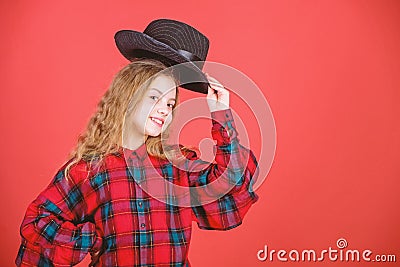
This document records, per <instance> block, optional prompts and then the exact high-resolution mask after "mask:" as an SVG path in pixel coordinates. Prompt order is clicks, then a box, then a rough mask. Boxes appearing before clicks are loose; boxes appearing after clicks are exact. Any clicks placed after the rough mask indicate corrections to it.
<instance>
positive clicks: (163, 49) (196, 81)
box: [114, 30, 209, 94]
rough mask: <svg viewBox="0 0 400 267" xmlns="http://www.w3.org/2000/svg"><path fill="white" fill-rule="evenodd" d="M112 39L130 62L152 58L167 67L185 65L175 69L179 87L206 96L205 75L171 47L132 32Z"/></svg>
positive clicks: (145, 35)
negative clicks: (179, 83)
mask: <svg viewBox="0 0 400 267" xmlns="http://www.w3.org/2000/svg"><path fill="white" fill-rule="evenodd" d="M114 38H115V43H116V45H117V48H118V50H119V51H120V52H121V54H122V55H123V56H124V57H125V58H127V59H128V60H130V61H132V60H133V59H135V58H153V59H157V60H160V61H161V62H163V63H164V64H165V65H167V66H168V67H170V66H174V65H177V64H180V63H185V64H182V66H183V67H180V66H178V68H177V69H178V70H179V79H180V82H181V87H183V88H186V89H188V90H191V91H195V92H199V93H203V94H207V92H208V86H209V84H208V79H207V77H206V76H205V74H204V73H203V72H202V70H201V69H200V68H199V67H198V66H197V65H196V64H195V62H193V61H191V60H190V59H188V58H187V57H185V56H184V55H182V54H180V53H178V52H177V51H176V50H175V49H173V48H172V47H170V46H168V45H167V44H165V43H162V42H160V41H158V40H156V39H154V38H152V37H150V36H148V35H147V34H145V33H142V32H137V31H132V30H122V31H118V32H117V33H116V34H115V36H114Z"/></svg>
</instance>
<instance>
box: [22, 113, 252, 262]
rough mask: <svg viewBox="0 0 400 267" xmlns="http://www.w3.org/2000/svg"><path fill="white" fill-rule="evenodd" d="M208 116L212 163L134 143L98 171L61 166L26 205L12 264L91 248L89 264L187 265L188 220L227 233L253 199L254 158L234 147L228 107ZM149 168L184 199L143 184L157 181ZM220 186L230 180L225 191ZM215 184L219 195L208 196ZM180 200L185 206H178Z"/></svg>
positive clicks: (69, 258) (70, 258) (75, 255)
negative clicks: (151, 151)
mask: <svg viewBox="0 0 400 267" xmlns="http://www.w3.org/2000/svg"><path fill="white" fill-rule="evenodd" d="M211 116H212V119H213V120H212V124H213V127H212V136H213V138H214V140H216V141H217V143H216V157H215V162H214V163H212V164H211V163H209V162H205V161H202V160H200V159H199V158H198V157H197V155H196V153H195V152H193V151H191V152H189V153H187V154H185V156H186V158H187V161H184V163H183V165H184V166H183V165H181V167H182V166H183V167H184V168H180V167H178V166H176V165H174V164H171V162H170V161H169V160H163V159H159V158H155V157H152V156H149V155H148V154H147V152H146V146H145V145H142V146H141V147H139V148H138V149H136V150H135V151H132V150H127V149H125V150H122V149H121V150H120V152H119V153H115V154H111V155H108V156H107V157H106V158H105V159H104V161H103V164H102V165H101V167H99V168H98V169H95V168H93V167H89V165H88V164H87V163H86V162H85V161H83V160H82V161H81V162H79V163H78V164H76V165H74V166H73V167H72V168H71V170H70V176H71V179H66V177H65V176H64V168H65V165H64V167H62V168H61V169H60V170H59V171H58V173H57V174H56V176H55V177H54V179H53V181H52V182H51V183H50V185H49V186H48V187H47V188H46V189H45V190H44V191H43V192H42V193H40V195H39V196H38V197H37V198H36V199H35V200H34V201H33V202H32V203H31V204H30V205H29V207H28V209H27V212H26V214H25V218H24V220H23V222H22V225H21V236H22V243H21V246H20V249H19V252H18V255H17V259H16V264H17V266H72V265H75V264H77V263H78V262H80V261H82V260H83V258H84V257H85V256H86V255H87V253H92V252H95V251H98V250H100V251H101V255H100V257H99V261H98V263H97V265H96V266H190V263H189V260H188V249H189V244H190V237H191V228H192V221H196V222H197V224H198V226H199V227H200V228H201V229H214V230H228V229H231V228H234V227H236V226H238V225H240V224H241V223H242V220H243V217H244V215H245V214H246V212H247V211H248V209H249V207H250V206H251V205H252V204H253V203H254V202H256V201H257V199H258V196H257V195H256V194H255V193H254V192H253V191H252V184H253V183H254V179H255V176H256V173H257V161H256V158H255V157H254V155H253V153H252V152H251V151H250V150H248V149H246V148H244V147H243V146H241V145H240V144H239V140H238V138H237V133H236V130H235V125H234V121H233V117H232V113H231V111H230V110H223V111H216V112H212V113H211ZM154 170H156V171H154ZM155 173H158V176H159V177H162V179H164V180H166V181H169V182H171V183H172V184H177V185H180V186H183V187H182V188H184V189H185V188H186V189H188V188H190V190H186V191H185V190H180V189H179V188H178V190H177V191H179V192H180V193H182V195H183V196H186V197H181V195H177V194H172V195H171V194H165V193H166V191H168V190H170V189H166V188H168V186H167V187H165V186H164V185H165V184H162V186H160V184H157V182H155V183H152V184H151V185H149V187H146V186H143V185H146V182H145V183H142V182H143V181H149V180H150V181H160V180H159V179H158V180H157V179H153V180H152V179H151V178H149V177H154V174H155ZM219 178H221V179H219ZM213 182H216V183H214V185H215V186H213V187H210V188H207V189H204V187H203V188H202V186H204V185H207V184H210V183H213ZM223 184H225V185H231V186H230V187H228V190H229V192H228V193H226V194H225V193H223V192H224V190H226V188H224V190H222V189H221V188H222V187H223ZM155 185H156V186H155ZM149 188H150V189H151V190H150V191H147V190H144V189H149ZM200 189H201V190H200ZM219 189H221V192H222V193H223V195H221V196H220V197H219V198H218V199H217V200H214V201H211V202H210V201H208V200H207V197H210V196H211V197H212V195H213V194H214V193H215V192H216V191H218V190H219ZM173 190H175V189H173ZM185 192H186V193H187V192H189V193H190V194H189V197H187V196H188V195H187V194H185ZM158 193H159V195H160V196H162V195H164V196H165V197H164V199H161V198H159V197H157V194H158ZM214 195H215V194H214ZM168 199H169V200H171V199H172V200H171V201H168ZM188 199H189V202H190V204H191V205H185V203H186V202H187V200H188ZM174 200H176V201H175V202H174ZM180 202H181V203H183V205H180ZM184 202H185V203H184ZM186 204H187V203H186Z"/></svg>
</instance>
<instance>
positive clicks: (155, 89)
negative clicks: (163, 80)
mask: <svg viewBox="0 0 400 267" xmlns="http://www.w3.org/2000/svg"><path fill="white" fill-rule="evenodd" d="M151 90H154V91H157V92H159V93H160V95H163V94H164V93H163V92H161V91H160V90H158V89H157V88H150V91H151ZM168 100H174V101H175V102H176V99H175V98H170V99H168Z"/></svg>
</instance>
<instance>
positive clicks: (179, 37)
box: [143, 19, 209, 61]
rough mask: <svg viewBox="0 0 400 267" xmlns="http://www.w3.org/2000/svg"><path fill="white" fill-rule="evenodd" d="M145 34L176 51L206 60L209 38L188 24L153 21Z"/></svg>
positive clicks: (172, 21) (165, 20)
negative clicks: (182, 51)
mask: <svg viewBox="0 0 400 267" xmlns="http://www.w3.org/2000/svg"><path fill="white" fill-rule="evenodd" d="M143 33H144V34H146V35H148V36H150V37H152V38H153V39H156V40H157V41H160V42H162V43H164V44H166V45H168V46H170V47H171V48H173V49H175V50H184V51H185V52H189V53H191V54H194V55H195V56H196V57H197V58H198V60H201V61H205V60H206V57H207V53H208V48H209V40H208V38H207V37H206V36H205V35H203V34H202V33H201V32H199V31H198V30H196V29H195V28H193V27H192V26H190V25H188V24H186V23H183V22H180V21H176V20H170V19H158V20H154V21H152V22H151V23H150V24H149V25H148V26H147V27H146V29H145V30H144V31H143Z"/></svg>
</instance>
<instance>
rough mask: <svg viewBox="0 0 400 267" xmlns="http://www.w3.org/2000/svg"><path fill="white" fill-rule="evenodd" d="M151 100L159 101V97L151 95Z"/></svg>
mask: <svg viewBox="0 0 400 267" xmlns="http://www.w3.org/2000/svg"><path fill="white" fill-rule="evenodd" d="M150 98H151V99H153V100H157V98H158V97H157V96H155V95H151V96H150Z"/></svg>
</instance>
